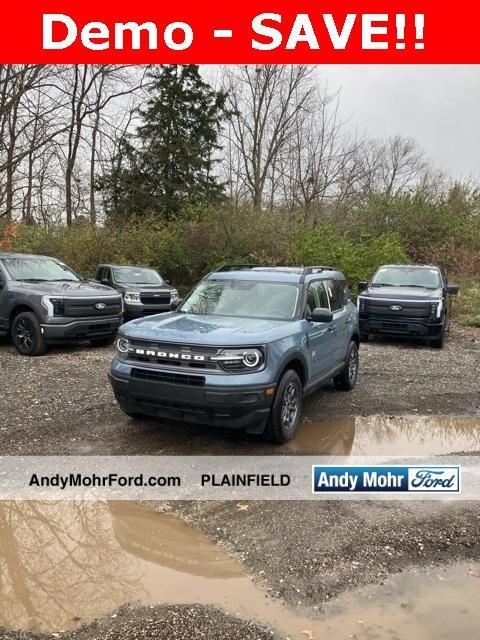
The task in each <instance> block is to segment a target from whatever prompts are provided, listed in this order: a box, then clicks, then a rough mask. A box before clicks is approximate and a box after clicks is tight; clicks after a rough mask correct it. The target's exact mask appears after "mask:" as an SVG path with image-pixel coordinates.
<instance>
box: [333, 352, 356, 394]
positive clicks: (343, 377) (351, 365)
mask: <svg viewBox="0 0 480 640" xmlns="http://www.w3.org/2000/svg"><path fill="white" fill-rule="evenodd" d="M357 377H358V347H357V345H356V343H355V342H353V341H352V342H350V347H349V349H348V354H347V359H346V361H345V366H344V367H343V369H342V370H341V371H340V373H339V374H338V375H336V376H335V378H334V379H333V383H334V385H335V386H336V387H337V389H341V390H342V391H351V390H352V389H353V387H354V386H355V384H356V382H357Z"/></svg>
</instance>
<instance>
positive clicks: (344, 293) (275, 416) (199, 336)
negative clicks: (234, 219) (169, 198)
mask: <svg viewBox="0 0 480 640" xmlns="http://www.w3.org/2000/svg"><path fill="white" fill-rule="evenodd" d="M358 343H359V332H358V314H357V309H356V307H355V305H354V304H352V301H351V299H350V292H349V290H348V287H347V283H346V280H345V278H344V276H343V274H341V273H339V272H338V271H336V270H335V269H331V268H329V267H306V268H303V267H299V268H292V267H290V268H289V267H255V268H242V267H235V266H233V267H231V266H225V267H223V268H222V269H221V270H219V271H217V272H215V273H211V274H209V275H208V276H206V277H205V278H204V279H203V280H202V281H201V282H200V283H199V284H198V285H197V286H196V287H195V288H194V289H193V291H192V292H191V293H190V294H189V296H188V297H187V298H186V300H185V301H183V302H182V303H181V304H180V305H179V307H178V308H177V309H176V310H175V311H173V312H171V313H167V314H164V315H163V316H161V317H160V316H154V317H150V318H142V319H138V320H133V321H132V322H129V323H128V324H126V325H124V326H123V327H122V328H121V330H120V332H119V339H118V342H117V355H116V357H115V359H114V360H113V363H112V368H111V373H110V381H111V383H112V387H113V390H114V393H115V397H116V398H117V401H118V403H119V404H120V406H121V408H122V409H123V410H124V411H125V412H126V413H127V414H128V415H130V416H136V415H150V416H157V417H164V418H172V419H177V420H186V421H189V422H198V423H202V424H209V425H214V426H225V427H231V428H234V429H244V430H246V431H248V432H249V433H265V434H266V435H267V437H268V438H269V439H271V440H273V441H275V442H286V441H287V440H289V439H290V438H292V437H293V435H294V434H295V431H296V429H297V427H298V424H299V422H300V413H301V408H302V398H303V396H304V394H306V393H309V392H311V391H313V390H315V389H317V388H318V387H320V386H321V385H324V384H325V383H327V382H329V381H330V380H332V379H333V381H334V383H335V385H336V386H337V387H338V388H339V389H344V390H350V389H352V388H353V386H354V385H355V383H356V380H357V369H358Z"/></svg>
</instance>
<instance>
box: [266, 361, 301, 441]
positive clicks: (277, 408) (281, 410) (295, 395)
mask: <svg viewBox="0 0 480 640" xmlns="http://www.w3.org/2000/svg"><path fill="white" fill-rule="evenodd" d="M302 399H303V388H302V383H301V381H300V378H299V377H298V374H297V372H296V371H294V370H293V369H288V370H287V371H286V372H285V373H284V374H283V376H282V377H281V379H280V382H279V383H278V387H277V392H276V394H275V399H274V401H273V404H272V409H271V411H270V417H269V419H268V424H267V427H266V429H265V431H264V437H265V439H267V440H269V441H270V442H275V443H277V444H283V443H284V442H288V441H289V440H291V439H292V438H293V436H294V435H295V433H296V431H297V429H298V425H299V423H300V414H301V412H302Z"/></svg>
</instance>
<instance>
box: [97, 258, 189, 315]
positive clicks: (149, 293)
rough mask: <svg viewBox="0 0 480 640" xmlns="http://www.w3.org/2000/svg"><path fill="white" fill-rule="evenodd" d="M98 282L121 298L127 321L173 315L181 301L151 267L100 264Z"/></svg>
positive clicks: (174, 291) (174, 290) (176, 292)
mask: <svg viewBox="0 0 480 640" xmlns="http://www.w3.org/2000/svg"><path fill="white" fill-rule="evenodd" d="M95 280H96V281H97V282H100V283H102V284H105V285H107V286H109V287H112V288H113V289H116V290H117V291H119V292H120V293H121V294H122V296H123V301H124V318H125V320H126V321H128V320H132V319H133V318H141V317H143V316H151V315H153V314H155V313H163V312H164V311H171V309H172V304H175V303H176V301H177V300H178V291H177V290H176V289H175V288H174V287H172V286H171V285H170V284H169V283H168V282H166V281H165V280H164V279H163V278H162V276H161V275H160V274H159V273H158V271H156V270H155V269H152V268H150V267H135V266H128V265H117V264H100V265H98V267H97V270H96V272H95Z"/></svg>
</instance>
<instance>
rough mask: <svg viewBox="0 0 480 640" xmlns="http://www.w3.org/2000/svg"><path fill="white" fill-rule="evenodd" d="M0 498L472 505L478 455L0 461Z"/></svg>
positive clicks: (479, 493) (477, 496)
mask: <svg viewBox="0 0 480 640" xmlns="http://www.w3.org/2000/svg"><path fill="white" fill-rule="evenodd" d="M0 499H1V500H78V499H82V500H105V499H115V500H240V501H243V500H480V456H473V455H460V456H458V455H457V456H435V457H424V456H421V457H420V456H415V457H412V456H409V457H398V456H397V457H394V456H388V457H386V456H382V457H379V456H376V457H372V456H349V457H343V456H297V455H287V456H268V455H267V456H83V457H80V456H40V457H35V456H18V457H16V456H6V457H0Z"/></svg>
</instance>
